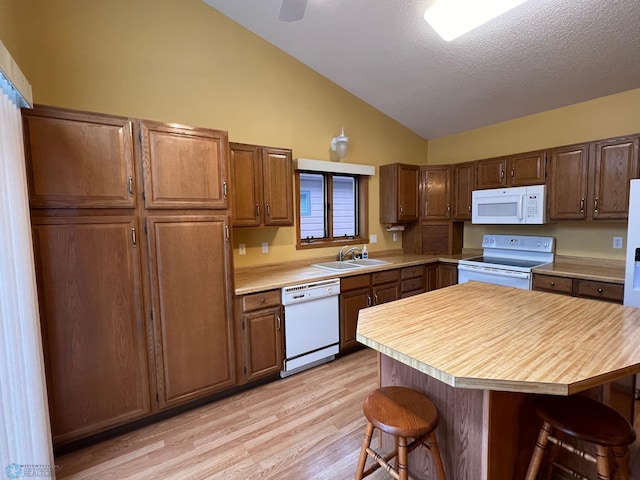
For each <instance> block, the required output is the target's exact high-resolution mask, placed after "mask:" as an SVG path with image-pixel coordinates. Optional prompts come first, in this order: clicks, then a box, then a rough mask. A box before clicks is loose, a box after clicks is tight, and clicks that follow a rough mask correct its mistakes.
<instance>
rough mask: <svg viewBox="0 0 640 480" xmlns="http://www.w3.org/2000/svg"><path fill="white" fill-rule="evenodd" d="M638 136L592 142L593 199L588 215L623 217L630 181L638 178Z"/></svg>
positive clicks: (625, 215) (627, 201) (627, 200)
mask: <svg viewBox="0 0 640 480" xmlns="http://www.w3.org/2000/svg"><path fill="white" fill-rule="evenodd" d="M639 139H640V137H637V136H635V137H625V138H617V139H610V140H603V141H600V142H594V143H592V144H591V151H590V156H591V158H592V159H593V169H592V174H593V181H592V183H591V185H592V186H593V188H592V192H593V195H592V202H589V203H588V209H589V217H590V218H593V219H594V220H597V219H607V220H609V219H621V220H623V219H626V218H627V217H628V210H629V182H630V180H631V179H632V178H638V143H639Z"/></svg>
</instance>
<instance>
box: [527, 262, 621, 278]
mask: <svg viewBox="0 0 640 480" xmlns="http://www.w3.org/2000/svg"><path fill="white" fill-rule="evenodd" d="M624 268H625V267H624V261H614V260H610V261H602V260H595V259H579V258H571V257H564V258H563V257H557V258H556V261H555V262H553V263H550V264H547V265H544V266H542V267H538V268H534V269H533V273H541V274H545V275H555V276H557V277H570V278H579V279H582V280H595V281H600V282H610V283H618V284H624Z"/></svg>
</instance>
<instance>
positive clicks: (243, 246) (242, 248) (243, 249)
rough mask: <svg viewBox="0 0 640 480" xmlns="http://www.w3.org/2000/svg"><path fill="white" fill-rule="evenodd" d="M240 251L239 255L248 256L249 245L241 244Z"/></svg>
mask: <svg viewBox="0 0 640 480" xmlns="http://www.w3.org/2000/svg"><path fill="white" fill-rule="evenodd" d="M239 250H240V252H238V253H239V255H246V254H247V244H246V243H241V244H240V245H239Z"/></svg>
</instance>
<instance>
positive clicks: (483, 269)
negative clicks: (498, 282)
mask: <svg viewBox="0 0 640 480" xmlns="http://www.w3.org/2000/svg"><path fill="white" fill-rule="evenodd" d="M458 270H466V271H467V272H475V273H484V274H485V275H499V276H501V277H510V278H524V279H528V278H529V277H530V276H531V273H529V272H516V271H513V270H502V269H498V268H489V267H474V266H473V265H458Z"/></svg>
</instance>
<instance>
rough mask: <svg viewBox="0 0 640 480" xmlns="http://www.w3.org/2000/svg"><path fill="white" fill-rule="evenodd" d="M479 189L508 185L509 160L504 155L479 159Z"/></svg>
mask: <svg viewBox="0 0 640 480" xmlns="http://www.w3.org/2000/svg"><path fill="white" fill-rule="evenodd" d="M477 168H478V190H482V189H486V188H501V187H506V186H507V176H506V174H505V170H506V169H507V161H506V159H505V158H504V157H498V158H488V159H486V160H479V161H478V166H477Z"/></svg>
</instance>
